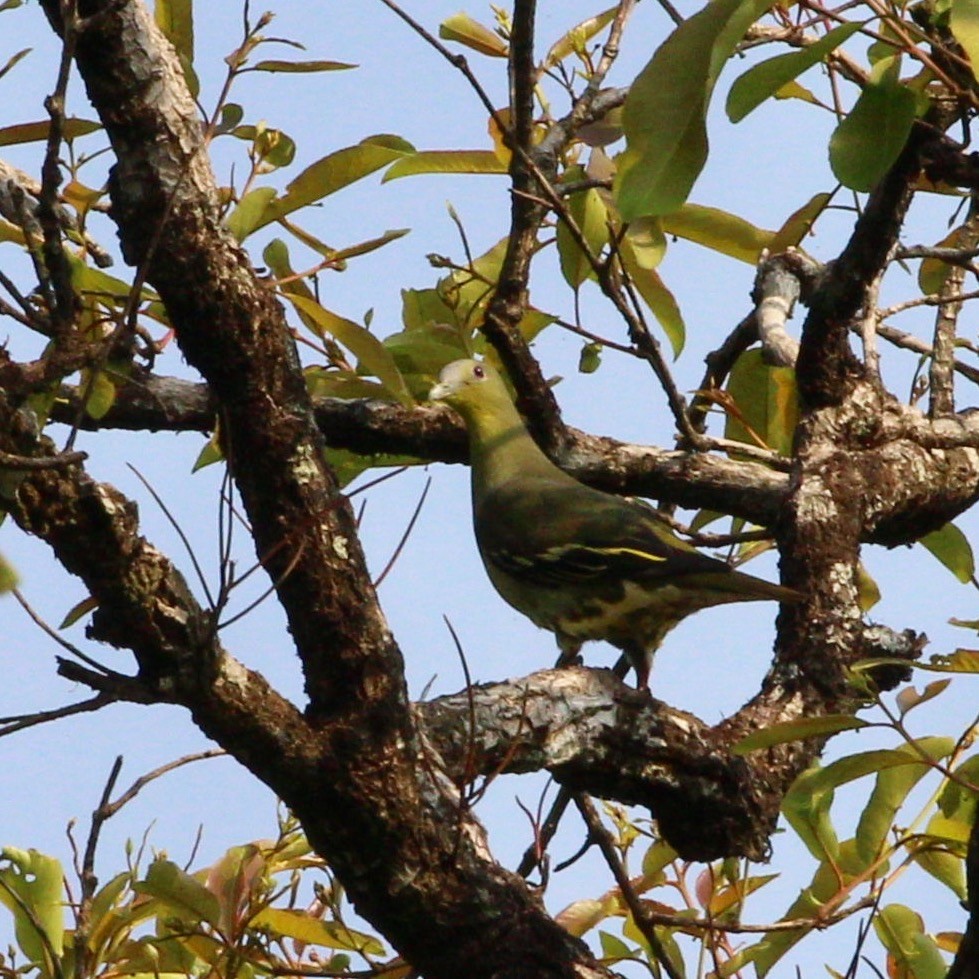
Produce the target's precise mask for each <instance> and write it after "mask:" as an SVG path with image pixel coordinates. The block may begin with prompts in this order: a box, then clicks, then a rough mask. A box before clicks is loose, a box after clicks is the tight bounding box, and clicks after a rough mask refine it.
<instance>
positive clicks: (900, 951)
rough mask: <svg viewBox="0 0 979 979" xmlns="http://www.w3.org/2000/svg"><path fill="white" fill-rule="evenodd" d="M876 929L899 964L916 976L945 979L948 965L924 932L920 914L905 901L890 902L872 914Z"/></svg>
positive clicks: (885, 946) (927, 978)
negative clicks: (905, 904) (905, 903)
mask: <svg viewBox="0 0 979 979" xmlns="http://www.w3.org/2000/svg"><path fill="white" fill-rule="evenodd" d="M872 920H873V925H874V932H875V933H876V935H877V938H878V939H879V940H880V943H881V944H882V945H883V946H884V948H886V949H887V951H888V952H890V953H891V955H893V956H894V959H895V960H896V962H897V964H898V966H900V967H901V968H902V969H904V970H907V971H906V973H904V974H907V975H911V976H914V979H945V974H946V973H947V971H948V965H947V963H946V962H945V959H944V958H942V954H941V952H939V951H938V947H937V946H936V945H935V942H934V939H932V938H931V937H930V936H929V935H927V934H926V933H925V927H924V922H923V921H922V920H921V916H920V915H919V914H918V913H917V912H916V911H912V910H911V908H908V907H905V906H904V905H903V904H889V905H887V907H884V908H881V909H880V911H879V912H878V913H877V914H876V915H874V916H873V919H872Z"/></svg>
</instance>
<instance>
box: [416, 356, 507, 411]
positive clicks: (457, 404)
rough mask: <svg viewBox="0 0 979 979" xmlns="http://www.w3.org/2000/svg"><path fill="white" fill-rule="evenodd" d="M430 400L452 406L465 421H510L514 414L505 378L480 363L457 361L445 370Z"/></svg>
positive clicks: (488, 366) (432, 391) (430, 393)
mask: <svg viewBox="0 0 979 979" xmlns="http://www.w3.org/2000/svg"><path fill="white" fill-rule="evenodd" d="M428 398H429V400H430V401H444V402H446V404H449V405H451V406H452V407H453V408H455V409H456V411H458V412H459V414H460V415H462V416H463V418H465V419H466V421H476V420H479V419H481V418H486V417H498V416H500V415H503V416H504V417H506V418H508V419H509V418H510V417H511V415H512V413H514V407H513V401H512V400H511V398H510V394H509V392H508V391H507V389H506V385H505V384H504V383H503V378H502V377H500V375H499V374H498V373H497V372H496V370H494V369H493V368H492V367H491V366H490V365H489V364H484V363H480V362H479V361H477V360H454V361H453V362H452V363H451V364H447V365H446V366H445V367H443V368H442V371H441V373H440V374H439V380H438V384H436V385H435V387H433V388H432V390H431V391H430V392H429V394H428Z"/></svg>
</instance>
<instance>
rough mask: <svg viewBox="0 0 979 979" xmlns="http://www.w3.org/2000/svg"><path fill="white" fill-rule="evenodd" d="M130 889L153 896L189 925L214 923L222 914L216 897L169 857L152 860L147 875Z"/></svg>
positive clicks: (216, 922) (215, 923)
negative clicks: (167, 858) (168, 858)
mask: <svg viewBox="0 0 979 979" xmlns="http://www.w3.org/2000/svg"><path fill="white" fill-rule="evenodd" d="M133 889H134V890H135V891H136V892H137V893H138V894H149V895H150V896H151V897H155V898H156V899H157V900H158V901H161V902H163V904H165V905H166V907H167V908H168V909H169V910H170V911H172V912H173V913H174V914H176V915H177V916H179V917H180V918H181V920H183V921H187V922H189V923H192V924H197V923H199V922H207V923H208V924H210V925H215V926H216V925H217V924H218V921H219V919H220V916H221V908H220V905H219V904H218V899H217V898H216V897H215V896H214V895H213V894H212V893H211V892H210V891H209V890H208V889H207V888H206V887H205V886H204V885H203V884H202V883H201V882H200V881H198V880H195V879H194V878H193V877H191V876H190V874H188V873H187V872H186V871H184V870H181V869H180V867H178V866H177V865H176V864H175V863H173V862H172V861H171V860H166V859H163V858H158V859H156V860H154V861H153V863H151V864H150V866H149V869H148V870H147V872H146V878H145V879H144V880H140V881H137V882H136V883H135V884H134V885H133Z"/></svg>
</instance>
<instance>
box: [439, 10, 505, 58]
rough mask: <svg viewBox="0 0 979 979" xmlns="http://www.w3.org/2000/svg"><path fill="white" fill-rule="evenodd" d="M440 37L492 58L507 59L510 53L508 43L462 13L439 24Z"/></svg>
mask: <svg viewBox="0 0 979 979" xmlns="http://www.w3.org/2000/svg"><path fill="white" fill-rule="evenodd" d="M439 37H440V38H442V40H443V41H456V42H457V43H459V44H462V45H464V46H465V47H467V48H470V49H472V50H473V51H478V52H479V53H480V54H485V55H487V56H488V57H490V58H505V57H506V56H507V52H508V48H507V44H506V41H504V40H503V38H501V37H500V35H499V34H496V33H495V32H494V31H491V30H490V29H489V28H488V27H484V26H483V25H482V24H480V23H479V22H478V21H476V20H473V19H472V17H470V16H469V14H466V13H462V12H460V13H458V14H453V15H452V16H451V17H446V19H445V20H443V21H442V23H441V24H439Z"/></svg>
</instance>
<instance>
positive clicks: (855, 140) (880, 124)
mask: <svg viewBox="0 0 979 979" xmlns="http://www.w3.org/2000/svg"><path fill="white" fill-rule="evenodd" d="M898 64H899V61H898V59H897V58H891V59H885V60H884V61H880V62H878V63H877V64H876V65H874V68H873V70H872V73H871V80H870V81H869V82H868V83H867V84H866V85H865V86H864V88H863V90H862V91H861V93H860V97H859V98H858V99H857V102H856V105H854V107H853V108H852V109H851V110H850V112H849V114H848V115H847V116H846V118H845V119H843V121H842V122H841V123H840V124H839V126H837V127H836V131H835V132H834V133H833V135H832V136H831V137H830V141H829V162H830V166H831V167H832V169H833V173H834V175H835V176H836V179H837V180H839V182H840V183H841V184H843V186H844V187H849V188H850V189H851V190H859V191H868V190H870V189H871V188H872V187H873V186H874V185H875V184H876V183H877V181H878V180H880V178H881V177H883V176H884V174H885V173H886V172H887V171H888V169H889V168H890V166H891V164H892V163H893V162H894V161H895V160H896V159H897V157H898V154H899V153H900V152H901V150H902V149H903V148H904V144H905V143H906V142H907V138H908V134H909V133H910V132H911V125H912V123H913V122H914V120H915V116H916V115H917V113H918V97H917V95H916V94H915V93H914V92H913V91H912V90H911V89H910V88H908V87H907V86H906V85H902V84H901V81H900V79H899V77H898Z"/></svg>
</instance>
